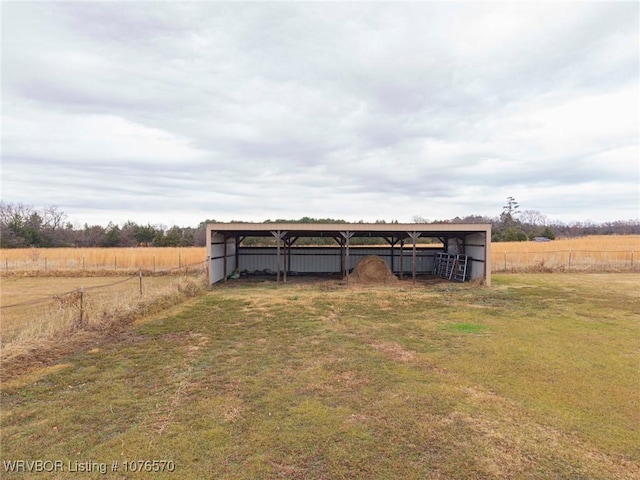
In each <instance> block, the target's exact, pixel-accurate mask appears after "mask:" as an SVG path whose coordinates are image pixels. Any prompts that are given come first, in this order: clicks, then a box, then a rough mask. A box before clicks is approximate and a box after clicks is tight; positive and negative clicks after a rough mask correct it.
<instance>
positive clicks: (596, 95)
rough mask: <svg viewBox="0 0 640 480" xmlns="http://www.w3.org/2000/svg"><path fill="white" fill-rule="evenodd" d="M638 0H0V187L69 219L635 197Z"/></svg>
mask: <svg viewBox="0 0 640 480" xmlns="http://www.w3.org/2000/svg"><path fill="white" fill-rule="evenodd" d="M639 8H640V4H638V2H626V3H615V2H608V3H606V2H605V3H585V2H578V3H566V2H563V3H548V2H544V3H515V2H508V3H451V2H442V3H439V2H417V3H399V2H378V3H367V2H359V3H335V2H319V3H300V2H297V3H289V2H275V3H244V2H234V3H218V2H191V3H179V2H163V3H159V2H146V3H142V2H110V3H103V2H85V3H76V2H74V3H67V2H63V3H51V2H38V3H26V2H16V3H11V2H3V3H2V11H1V15H2V52H1V53H2V200H3V201H5V202H13V203H23V204H26V205H32V206H35V207H44V206H52V205H53V206H58V207H59V208H60V210H62V211H63V212H65V213H66V214H67V215H68V217H69V220H71V221H73V222H79V223H85V222H87V223H89V224H95V223H100V224H106V223H107V222H108V221H109V220H113V221H114V222H116V223H121V222H124V221H126V220H133V221H135V222H137V223H144V224H146V223H147V222H149V223H152V224H166V225H173V224H177V225H181V226H188V225H190V226H195V225H197V224H198V223H199V222H200V221H203V220H205V219H216V220H220V221H229V220H246V221H263V220H265V219H268V218H270V219H276V218H300V217H302V216H312V217H332V218H342V219H345V220H349V221H358V220H364V221H375V220H377V219H386V220H388V221H390V220H398V221H400V222H411V221H413V219H414V217H416V216H420V217H423V218H425V219H428V220H436V219H447V218H453V217H455V216H465V215H471V214H477V215H488V216H497V215H499V214H500V212H501V210H502V206H503V205H505V202H506V198H507V197H508V196H513V197H515V198H516V200H517V201H518V202H519V203H520V207H521V209H522V210H537V211H539V212H541V213H542V214H544V215H546V216H547V217H548V218H549V219H552V220H559V221H563V222H571V221H585V220H592V221H595V222H602V221H608V220H622V219H635V218H639V217H640V212H639V210H640V186H639V185H640V160H639V158H640V150H639V137H640V121H639V117H640V106H639V105H640V98H639V97H640V95H639V92H640V33H639V32H640V11H639Z"/></svg>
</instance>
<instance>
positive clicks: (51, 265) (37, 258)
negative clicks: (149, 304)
mask: <svg viewBox="0 0 640 480" xmlns="http://www.w3.org/2000/svg"><path fill="white" fill-rule="evenodd" d="M205 258H206V249H205V248H204V247H190V248H183V247H181V248H171V247H163V248H154V247H149V248H147V247H145V248H142V247H140V248H14V249H3V250H0V262H1V263H0V267H1V269H2V271H3V272H40V273H47V272H48V273H52V272H91V271H110V272H120V273H124V272H137V271H139V270H143V271H145V272H160V271H164V270H180V269H188V268H191V269H192V270H193V269H197V268H202V267H203V264H204V261H205Z"/></svg>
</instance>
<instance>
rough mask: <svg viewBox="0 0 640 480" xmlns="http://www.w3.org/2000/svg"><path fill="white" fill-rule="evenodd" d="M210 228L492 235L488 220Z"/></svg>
mask: <svg viewBox="0 0 640 480" xmlns="http://www.w3.org/2000/svg"><path fill="white" fill-rule="evenodd" d="M207 230H209V231H210V232H218V233H223V234H232V235H234V236H235V235H238V236H250V237H261V236H271V235H272V233H271V232H277V231H280V232H287V235H288V236H298V237H323V236H328V237H335V236H340V234H341V232H350V233H352V234H353V236H354V237H372V236H375V237H404V236H408V234H409V232H411V233H413V232H419V233H421V234H423V235H425V236H429V237H455V236H458V235H460V234H472V233H478V232H483V233H487V234H488V235H490V234H491V224H488V223H284V222H283V223H217V222H215V223H214V222H211V223H208V224H207Z"/></svg>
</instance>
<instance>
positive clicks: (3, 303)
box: [0, 276, 205, 374]
mask: <svg viewBox="0 0 640 480" xmlns="http://www.w3.org/2000/svg"><path fill="white" fill-rule="evenodd" d="M204 285H205V282H204V277H203V276H198V277H186V276H159V277H158V276H150V277H143V278H142V281H141V280H140V277H137V276H130V277H86V278H77V277H70V278H62V277H9V278H3V279H2V295H0V307H2V309H1V310H0V319H1V321H0V360H1V361H2V364H3V365H2V366H3V372H2V373H3V374H6V373H7V372H8V371H14V370H16V369H18V370H21V369H25V370H28V369H29V368H30V367H31V366H33V365H37V364H46V363H47V362H48V361H49V360H50V359H52V358H57V357H59V356H60V355H61V354H64V353H67V352H69V351H73V350H74V349H76V348H81V347H82V346H86V345H88V344H90V343H91V342H94V341H96V340H97V339H100V338H102V337H104V336H105V335H106V336H108V335H110V334H111V333H113V332H115V331H119V330H120V329H122V327H123V326H125V325H127V324H129V323H131V322H132V321H134V320H135V319H136V318H139V317H141V316H143V315H145V314H148V313H150V312H153V311H155V310H158V309H162V308H165V307H167V306H170V305H173V304H175V303H177V302H179V301H181V300H183V299H185V298H187V297H190V296H193V295H195V294H197V293H198V292H199V291H201V290H202V288H203V287H204Z"/></svg>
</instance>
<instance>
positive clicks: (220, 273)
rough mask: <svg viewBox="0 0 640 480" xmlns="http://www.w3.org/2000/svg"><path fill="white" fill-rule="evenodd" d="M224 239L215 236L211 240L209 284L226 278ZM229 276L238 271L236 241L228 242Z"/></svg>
mask: <svg viewBox="0 0 640 480" xmlns="http://www.w3.org/2000/svg"><path fill="white" fill-rule="evenodd" d="M224 257H225V245H224V237H223V236H222V235H221V234H215V235H213V236H212V238H211V256H210V258H209V264H210V265H209V282H210V283H212V284H213V283H216V282H219V281H220V280H222V279H223V278H224V263H225V262H224ZM226 257H227V276H228V275H230V274H231V273H233V271H234V270H235V269H236V243H235V240H234V239H228V240H227V246H226Z"/></svg>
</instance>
